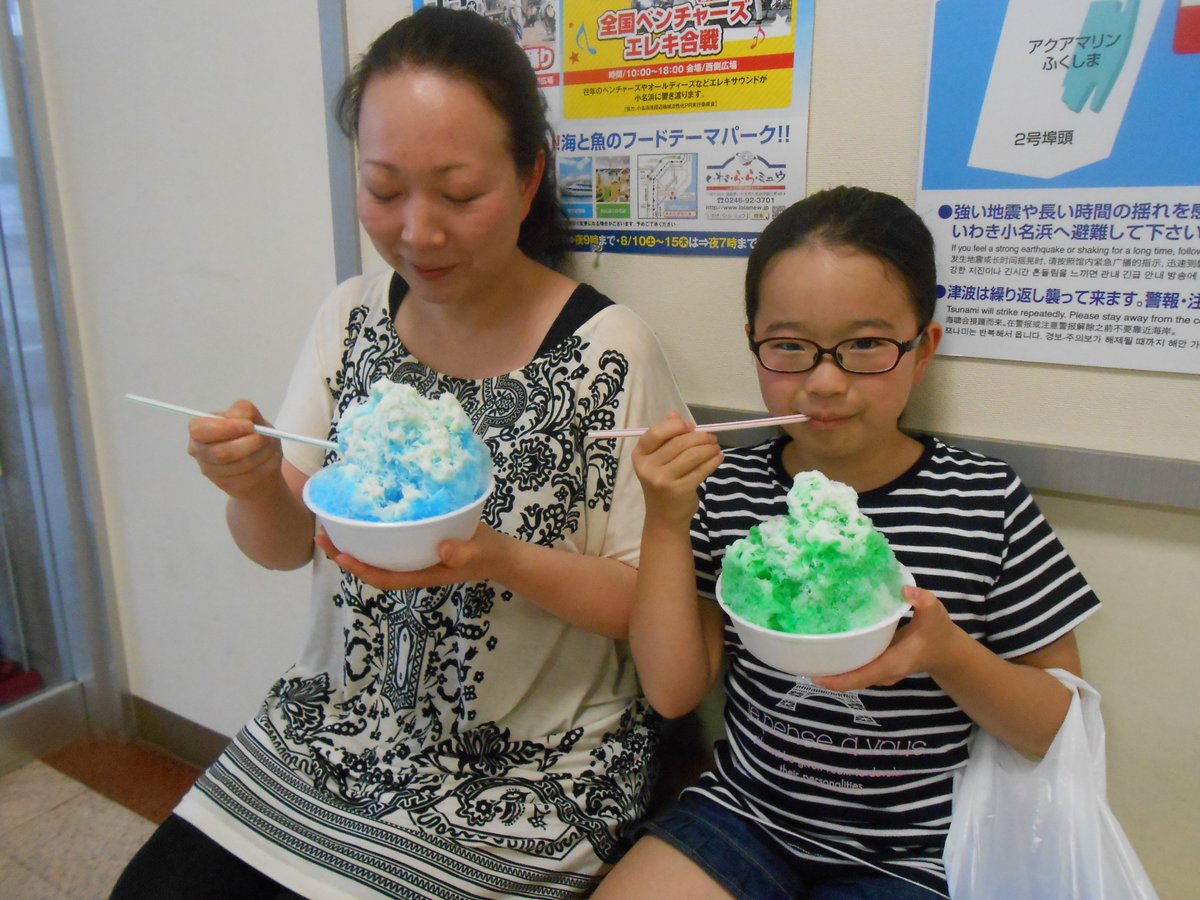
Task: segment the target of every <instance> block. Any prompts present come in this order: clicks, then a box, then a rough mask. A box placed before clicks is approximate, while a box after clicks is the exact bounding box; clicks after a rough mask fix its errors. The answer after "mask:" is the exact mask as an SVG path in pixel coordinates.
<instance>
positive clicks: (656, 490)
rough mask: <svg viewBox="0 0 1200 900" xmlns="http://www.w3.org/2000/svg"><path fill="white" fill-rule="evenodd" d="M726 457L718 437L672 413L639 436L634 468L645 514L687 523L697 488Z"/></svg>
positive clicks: (669, 520) (693, 512) (693, 508)
mask: <svg viewBox="0 0 1200 900" xmlns="http://www.w3.org/2000/svg"><path fill="white" fill-rule="evenodd" d="M723 458H724V456H723V454H722V452H721V448H720V446H719V445H718V443H717V439H716V437H715V436H714V435H713V434H711V433H709V432H704V431H697V430H696V426H695V425H692V424H690V423H688V422H685V421H684V420H683V419H682V418H681V417H680V416H679V414H678V413H671V414H670V415H669V416H667V417H666V418H665V419H663V420H662V421H661V422H659V423H657V424H656V425H654V426H653V427H652V428H650V429H649V430H648V431H647V432H646V433H645V434H643V435H642V436H641V438H639V439H638V443H637V447H636V448H634V451H633V468H634V471H635V472H636V473H637V477H638V481H640V482H641V483H642V493H643V494H644V495H645V497H646V515H647V517H648V518H649V517H653V518H655V519H657V520H659V521H663V522H668V523H670V524H674V525H685V526H686V525H687V524H688V523H689V522H691V520H692V516H693V515H695V513H696V508H697V506H698V505H699V499H698V498H697V496H696V489H697V488H698V487H699V486H700V483H701V482H702V481H704V479H705V478H707V477H708V476H709V475H711V474H712V473H713V472H715V471H716V469H717V466H719V465H720V464H721V460H722V459H723Z"/></svg>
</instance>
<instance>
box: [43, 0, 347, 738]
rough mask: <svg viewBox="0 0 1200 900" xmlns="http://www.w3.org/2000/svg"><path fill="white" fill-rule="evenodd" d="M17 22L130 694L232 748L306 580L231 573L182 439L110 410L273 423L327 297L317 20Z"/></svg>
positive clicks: (279, 8) (279, 1)
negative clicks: (40, 92)
mask: <svg viewBox="0 0 1200 900" xmlns="http://www.w3.org/2000/svg"><path fill="white" fill-rule="evenodd" d="M34 14H35V15H34V21H33V22H32V23H31V24H32V26H33V28H32V31H33V38H34V39H35V40H36V48H35V49H36V53H37V56H38V58H39V63H40V67H41V77H42V79H43V89H44V92H45V96H46V100H47V104H48V110H47V113H46V114H47V117H48V124H49V127H50V138H51V147H52V151H53V154H54V158H53V167H54V173H55V177H56V179H57V187H58V194H59V203H60V205H61V214H62V217H63V220H64V226H65V233H66V242H67V246H66V251H67V253H66V260H65V263H66V265H67V266H68V270H69V276H70V278H69V282H70V285H71V294H72V297H71V300H72V301H73V306H72V309H71V310H70V317H71V319H72V320H73V323H72V324H73V325H74V327H75V328H76V329H77V330H78V332H79V335H78V337H79V345H80V348H81V351H82V355H83V363H84V371H85V380H86V389H87V397H86V401H87V407H88V409H89V411H90V415H91V419H92V422H93V423H94V432H95V435H96V448H95V449H96V455H97V459H98V465H99V469H100V475H101V480H102V492H103V503H104V509H103V516H104V520H103V526H104V528H105V531H106V535H107V544H108V546H109V548H110V551H111V557H112V558H111V560H110V561H109V562H110V564H111V567H112V570H113V578H114V582H115V585H116V591H117V596H116V597H114V598H113V599H114V601H115V602H116V603H117V604H118V606H119V614H120V622H121V629H122V635H123V638H124V648H125V653H126V657H127V660H128V670H129V671H128V678H129V688H130V690H131V691H132V693H133V694H135V695H137V696H139V697H142V698H144V699H146V700H149V701H151V702H153V703H156V704H158V705H160V706H163V707H165V708H167V709H169V710H172V711H173V712H176V713H178V714H179V715H182V716H184V717H186V718H189V719H192V720H193V721H196V722H199V723H200V724H202V725H205V726H207V727H209V728H212V729H215V730H217V731H220V732H222V733H225V734H231V733H232V732H233V731H235V730H236V729H237V728H238V727H239V726H240V724H241V722H242V721H244V720H245V719H246V718H248V717H249V716H250V715H251V714H252V713H253V712H254V711H255V710H256V709H257V706H258V704H259V703H260V702H261V699H262V696H263V695H264V694H265V691H266V688H267V687H268V686H269V685H270V684H271V682H272V681H273V680H274V679H275V678H276V677H278V675H279V674H280V673H281V672H282V670H283V668H284V667H285V666H286V664H287V663H288V662H289V660H290V658H291V657H292V655H293V653H294V649H295V647H296V645H297V643H298V641H299V634H300V629H301V626H302V624H303V620H304V616H305V611H306V609H307V602H308V601H307V591H306V579H305V577H304V574H303V573H292V574H288V575H279V574H272V573H267V572H264V571H262V570H259V569H258V568H256V567H255V566H253V565H251V564H250V563H249V562H247V561H246V560H244V559H242V558H241V556H240V555H239V554H238V552H237V551H236V549H235V548H234V546H233V543H232V541H231V540H230V539H229V537H228V536H227V534H226V533H225V529H224V525H223V512H222V509H223V503H222V498H221V495H220V494H219V492H218V491H217V490H216V489H215V488H213V487H211V486H210V485H209V484H208V482H207V481H205V480H204V479H203V478H202V477H201V476H200V475H199V473H198V472H197V470H196V467H195V465H194V464H193V463H192V461H191V459H190V458H189V457H188V456H187V454H186V452H185V448H186V443H187V436H186V422H185V420H184V419H183V418H180V417H176V416H173V415H170V414H167V413H162V412H157V411H154V410H150V409H147V408H146V407H142V406H135V405H134V404H132V403H130V402H128V401H126V400H124V399H123V396H124V394H125V393H127V392H129V393H136V394H144V395H147V396H150V397H156V398H160V399H164V400H168V401H171V402H175V403H179V404H182V405H185V406H192V407H198V408H201V409H223V408H225V406H227V405H228V404H229V403H230V402H232V401H233V400H234V399H236V398H238V397H243V396H245V397H249V398H252V399H253V400H255V401H256V402H257V403H259V404H260V405H261V407H262V408H263V410H264V411H265V412H266V414H267V415H268V417H269V416H273V415H274V412H275V408H276V407H277V405H278V403H279V401H280V400H281V398H282V394H283V389H284V387H285V386H286V379H287V376H288V373H289V368H290V360H291V359H292V358H293V355H294V353H295V350H296V348H297V347H298V346H299V342H300V341H301V339H302V337H303V335H304V333H305V331H306V329H307V327H308V323H309V320H310V317H311V315H312V313H313V311H314V310H315V308H316V306H317V304H318V303H319V302H320V300H321V298H322V297H323V296H324V295H325V293H327V292H328V291H329V290H330V288H331V287H332V286H333V281H334V269H333V259H332V242H331V237H330V229H331V217H330V199H329V187H328V161H327V153H326V149H325V111H324V110H323V108H322V105H323V95H322V85H321V69H320V53H319V35H318V31H317V14H316V11H315V6H314V5H313V4H311V3H295V2H292V0H269V2H268V0H255V2H253V3H246V2H243V0H206V2H204V3H188V2H171V3H163V2H157V0H105V2H104V3H38V4H36V6H35V9H34Z"/></svg>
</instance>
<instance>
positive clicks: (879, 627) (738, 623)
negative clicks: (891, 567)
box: [717, 569, 916, 676]
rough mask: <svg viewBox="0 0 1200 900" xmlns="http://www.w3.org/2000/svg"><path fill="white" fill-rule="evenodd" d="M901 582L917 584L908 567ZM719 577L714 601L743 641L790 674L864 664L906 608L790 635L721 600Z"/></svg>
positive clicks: (881, 647)
mask: <svg viewBox="0 0 1200 900" xmlns="http://www.w3.org/2000/svg"><path fill="white" fill-rule="evenodd" d="M903 575H904V583H905V584H916V582H915V581H914V580H913V577H912V575H911V574H910V573H909V571H908V570H907V569H904V570H903ZM721 577H722V576H717V602H718V603H719V604H721V609H723V610H725V614H726V615H727V616H729V619H730V621H731V622H733V628H734V630H735V631H736V632H737V635H738V637H739V638H740V639H741V641H742V644H743V645H745V647H746V649H747V650H749V651H750V652H751V653H752V654H753V655H754V656H756V657H758V658H759V659H760V660H762V661H763V662H765V663H766V664H767V665H769V666H772V667H774V668H776V669H779V671H781V672H787V673H788V674H789V675H809V676H817V675H840V674H841V673H842V672H849V671H851V670H852V669H857V668H858V667H859V666H865V665H866V664H867V663H869V662H870V661H871V660H873V659H875V657H877V656H879V654H881V653H882V652H883V651H884V650H886V649H887V646H888V644H890V643H891V640H892V635H893V634H895V633H896V626H897V625H898V624H899V623H900V619H901V618H903V616H904V611H905V610H907V609H909V608H910V607H909V605H908V604H907V603H903V604H901V605H900V608H899V609H897V610H896V611H895V612H893V613H892V614H890V615H889V616H887V617H886V618H884V619H881V620H880V621H878V622H876V623H875V624H874V625H868V626H867V627H865V628H856V629H854V630H853V631H839V632H836V633H834V634H791V633H789V632H786V631H775V630H774V629H772V628H764V627H763V626H761V625H755V624H754V623H753V622H750V621H747V620H746V619H743V618H742V617H741V616H739V615H738V614H737V613H735V612H734V611H733V610H731V609H730V608H729V607H728V606H726V605H725V601H724V600H723V599H721Z"/></svg>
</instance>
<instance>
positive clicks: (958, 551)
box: [691, 438, 1099, 891]
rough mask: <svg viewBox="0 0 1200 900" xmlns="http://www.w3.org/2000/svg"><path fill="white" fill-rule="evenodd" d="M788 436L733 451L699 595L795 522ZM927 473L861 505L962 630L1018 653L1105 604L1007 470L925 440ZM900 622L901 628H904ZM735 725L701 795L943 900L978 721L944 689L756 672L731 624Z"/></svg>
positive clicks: (701, 532) (703, 520)
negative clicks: (858, 685) (753, 540)
mask: <svg viewBox="0 0 1200 900" xmlns="http://www.w3.org/2000/svg"><path fill="white" fill-rule="evenodd" d="M786 440H787V439H786V438H780V439H778V440H774V441H770V442H767V443H764V444H759V445H757V446H755V447H749V448H744V449H739V450H731V451H727V452H726V454H725V461H724V462H723V463H722V465H721V467H720V468H719V469H718V470H717V471H716V473H714V474H713V475H712V476H711V477H710V478H709V479H708V480H707V481H706V482H705V483H704V485H703V486H702V488H701V493H700V509H699V511H698V513H697V515H696V518H695V519H694V520H693V523H692V543H693V549H694V553H695V560H696V573H697V575H696V577H697V587H698V589H699V591H700V593H701V594H702V595H703V596H705V597H709V598H711V597H713V595H714V594H713V592H714V585H715V583H716V576H717V575H718V574H719V572H720V569H721V561H722V559H723V557H724V554H725V551H726V550H727V549H728V547H729V545H730V544H732V543H733V542H734V541H735V540H737V539H738V538H741V537H742V536H744V535H745V534H746V532H747V531H749V529H750V527H751V526H753V525H755V524H757V523H759V522H761V521H763V520H765V519H769V518H772V517H774V516H778V515H782V514H784V513H785V512H786V494H787V491H788V489H789V488H790V486H791V481H792V479H791V478H790V477H789V476H788V475H787V473H786V472H785V470H784V467H783V462H782V452H783V447H784V445H785V444H786ZM924 443H925V450H924V452H923V453H922V455H921V458H920V459H919V460H918V461H917V463H916V464H915V465H914V466H913V467H912V468H911V469H909V470H908V471H907V472H905V473H904V474H903V475H902V476H900V477H899V478H898V479H896V480H895V481H893V482H891V483H890V484H887V485H884V486H883V487H881V488H878V489H876V490H873V491H869V492H866V493H863V494H861V495H860V497H859V506H860V508H861V509H862V511H863V512H864V513H865V514H866V515H867V516H869V517H870V519H871V520H872V521H873V522H874V524H875V526H876V527H877V528H878V529H879V530H880V531H882V532H883V533H884V534H885V535H886V536H887V538H888V540H889V542H890V543H891V545H892V549H893V550H894V551H895V554H896V557H897V558H898V559H899V560H900V562H901V563H902V564H903V565H905V566H906V567H907V568H908V569H909V571H911V572H912V574H913V576H914V578H915V579H916V582H917V585H918V586H920V587H922V588H925V589H927V590H930V591H932V592H933V593H934V594H936V595H937V596H938V597H939V598H940V599H941V601H942V602H943V603H944V604H945V606H946V608H947V609H948V610H949V612H950V615H951V617H952V618H953V619H954V621H955V622H956V623H958V625H959V626H960V627H962V628H963V629H964V630H965V631H967V632H968V633H969V634H970V635H971V636H972V637H974V638H975V639H976V640H978V641H981V642H982V643H983V644H984V645H986V646H987V647H988V648H989V649H991V650H992V651H993V652H995V653H996V654H998V655H999V656H1001V657H1004V658H1012V657H1016V656H1020V655H1022V654H1025V653H1030V652H1032V651H1034V650H1037V649H1038V648H1040V647H1044V646H1046V645H1047V644H1049V643H1051V642H1052V641H1054V640H1055V639H1057V638H1059V637H1061V636H1062V635H1064V634H1066V633H1067V632H1069V631H1070V630H1071V629H1073V628H1074V627H1075V626H1076V625H1078V624H1079V623H1080V622H1081V621H1082V620H1083V619H1084V618H1086V617H1087V616H1088V615H1089V614H1091V613H1092V612H1093V611H1094V610H1095V609H1096V608H1097V607H1098V605H1099V601H1098V600H1097V598H1096V596H1095V594H1094V593H1093V592H1092V590H1091V588H1090V587H1089V586H1088V584H1087V582H1086V581H1085V580H1084V578H1083V576H1082V575H1081V574H1080V572H1079V570H1078V569H1077V568H1076V567H1075V564H1074V563H1073V562H1072V560H1071V558H1070V556H1069V555H1068V554H1067V552H1066V550H1065V549H1064V548H1063V546H1062V544H1061V543H1060V542H1059V540H1058V538H1057V537H1056V536H1055V534H1054V532H1053V530H1052V529H1051V528H1050V526H1049V524H1048V523H1047V522H1046V520H1045V519H1044V518H1043V517H1042V514H1041V512H1040V511H1039V509H1038V507H1037V505H1036V504H1035V503H1034V501H1033V498H1032V497H1031V496H1030V494H1029V492H1028V490H1027V489H1026V488H1025V486H1024V485H1023V484H1022V483H1021V481H1020V479H1019V478H1018V477H1017V475H1016V473H1015V472H1014V471H1013V470H1012V469H1011V468H1010V467H1009V466H1008V465H1007V464H1006V463H1004V462H1001V461H999V460H996V459H990V458H988V457H985V456H981V455H979V454H976V453H972V452H969V451H966V450H962V449H959V448H956V447H951V446H949V445H947V444H945V443H943V442H942V441H940V440H938V439H936V438H927V439H925V440H924ZM901 624H902V625H903V622H902V623H901ZM725 650H726V657H727V660H728V663H729V664H728V667H727V670H726V676H725V694H726V706H725V727H726V734H727V740H724V741H721V742H719V743H718V744H717V747H716V751H715V756H716V765H715V768H714V770H713V771H711V772H709V773H706V774H705V776H704V777H703V778H702V779H701V781H700V783H699V784H698V785H697V786H696V787H695V788H692V789H691V790H697V791H700V792H702V793H704V794H705V795H707V796H708V797H709V798H710V799H712V800H715V801H716V802H719V803H721V804H723V805H725V806H727V807H728V808H730V809H732V810H735V811H736V812H738V813H740V814H742V815H745V816H747V817H748V818H751V819H753V820H755V821H757V822H759V823H760V824H762V825H763V826H765V827H766V828H767V829H768V830H769V831H770V832H771V833H772V834H773V835H775V836H776V837H777V838H778V839H779V840H780V841H781V842H782V843H783V844H784V845H785V846H787V847H788V848H789V849H790V850H792V851H793V852H795V853H797V854H799V855H801V856H804V857H807V858H810V859H812V858H815V859H818V860H823V861H828V862H842V861H845V860H847V858H848V857H849V858H853V859H856V860H859V861H860V862H866V863H867V864H869V865H872V866H875V867H878V868H881V869H884V870H886V871H888V872H889V873H891V874H894V875H897V876H899V877H901V878H905V879H907V880H911V881H914V882H917V883H919V884H922V885H925V886H928V887H930V888H933V889H935V890H938V891H944V890H945V879H944V874H943V871H942V862H941V855H942V848H943V845H944V843H945V837H946V830H947V828H948V827H949V824H950V801H951V792H952V775H953V771H954V770H955V769H956V768H958V767H960V766H962V765H964V764H965V763H966V760H967V739H968V737H969V735H970V731H971V727H972V722H971V720H970V719H969V718H968V717H967V715H966V714H965V713H964V712H963V711H962V710H961V709H960V708H959V707H958V706H957V705H956V704H955V703H954V701H953V700H951V699H950V697H949V696H947V695H946V694H945V693H944V692H943V691H942V690H941V689H940V688H939V687H938V685H937V684H936V683H935V682H934V681H933V679H931V678H929V677H928V676H925V675H914V676H912V677H910V678H906V679H904V680H903V681H901V682H899V683H898V684H896V685H893V686H891V687H878V688H871V689H868V690H862V691H854V692H847V693H835V692H833V691H829V690H826V689H824V688H821V687H819V686H817V685H814V684H812V682H811V681H809V680H808V679H805V678H797V677H796V676H792V675H786V674H785V673H782V672H779V671H778V670H776V669H773V668H771V667H769V666H767V665H766V664H764V663H761V662H759V661H758V660H757V659H755V658H754V657H753V656H751V655H750V654H749V653H748V652H747V651H746V650H745V648H743V646H742V645H741V642H740V641H739V640H738V638H737V635H736V633H735V632H734V631H733V629H732V628H731V627H730V626H729V625H728V623H727V624H726V628H725Z"/></svg>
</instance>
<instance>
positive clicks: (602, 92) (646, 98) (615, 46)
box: [561, 0, 796, 119]
mask: <svg viewBox="0 0 1200 900" xmlns="http://www.w3.org/2000/svg"><path fill="white" fill-rule="evenodd" d="M771 5H774V7H776V8H778V7H783V8H784V9H786V10H787V13H786V14H779V15H774V16H770V17H764V14H763V10H764V6H771ZM791 7H792V0H675V2H672V0H633V4H632V6H631V7H628V8H614V7H613V3H612V0H565V2H564V3H563V27H562V33H561V39H562V66H563V114H564V118H566V119H603V118H611V117H617V116H653V115H662V114H664V113H700V112H715V111H720V112H726V113H727V112H731V111H736V110H754V109H778V108H787V107H789V106H791V103H792V89H793V85H794V79H793V66H794V63H795V56H796V37H795V30H794V18H795V17H794V16H793V15H792V14H791Z"/></svg>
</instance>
